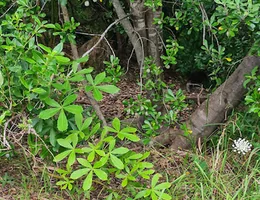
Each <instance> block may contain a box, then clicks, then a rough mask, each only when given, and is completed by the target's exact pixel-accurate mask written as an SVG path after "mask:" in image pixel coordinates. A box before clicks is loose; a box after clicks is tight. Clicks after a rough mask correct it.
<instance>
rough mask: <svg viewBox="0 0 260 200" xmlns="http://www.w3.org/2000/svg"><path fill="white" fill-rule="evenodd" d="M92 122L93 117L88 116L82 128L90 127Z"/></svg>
mask: <svg viewBox="0 0 260 200" xmlns="http://www.w3.org/2000/svg"><path fill="white" fill-rule="evenodd" d="M91 123H92V117H88V118H87V119H86V120H85V121H84V123H83V125H82V127H81V130H85V129H86V128H88V127H89V125H90V124H91Z"/></svg>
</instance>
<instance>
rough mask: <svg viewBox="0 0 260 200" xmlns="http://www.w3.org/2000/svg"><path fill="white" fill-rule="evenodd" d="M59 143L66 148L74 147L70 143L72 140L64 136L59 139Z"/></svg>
mask: <svg viewBox="0 0 260 200" xmlns="http://www.w3.org/2000/svg"><path fill="white" fill-rule="evenodd" d="M57 142H58V144H59V145H60V146H62V147H65V148H68V149H73V147H72V145H71V144H70V142H71V141H70V140H68V139H63V138H60V139H58V140H57Z"/></svg>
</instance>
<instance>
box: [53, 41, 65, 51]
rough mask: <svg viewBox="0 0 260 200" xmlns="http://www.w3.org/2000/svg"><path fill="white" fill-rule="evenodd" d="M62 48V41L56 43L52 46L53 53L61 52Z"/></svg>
mask: <svg viewBox="0 0 260 200" xmlns="http://www.w3.org/2000/svg"><path fill="white" fill-rule="evenodd" d="M62 49H63V43H62V42H61V43H59V44H57V46H56V47H54V49H53V50H52V51H53V52H55V53H61V51H62Z"/></svg>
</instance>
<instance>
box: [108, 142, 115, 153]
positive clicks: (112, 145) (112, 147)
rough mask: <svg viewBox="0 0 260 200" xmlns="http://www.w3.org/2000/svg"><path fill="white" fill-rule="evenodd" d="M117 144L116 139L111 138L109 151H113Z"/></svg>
mask: <svg viewBox="0 0 260 200" xmlns="http://www.w3.org/2000/svg"><path fill="white" fill-rule="evenodd" d="M115 145H116V140H111V141H110V142H109V148H108V151H109V152H111V151H113V149H114V147H115Z"/></svg>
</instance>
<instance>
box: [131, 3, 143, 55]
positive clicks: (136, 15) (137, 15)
mask: <svg viewBox="0 0 260 200" xmlns="http://www.w3.org/2000/svg"><path fill="white" fill-rule="evenodd" d="M130 8H131V18H132V20H133V26H134V29H135V31H136V32H137V33H138V37H139V41H140V42H141V45H142V47H143V51H144V56H147V39H146V38H147V33H146V23H145V7H144V0H136V1H133V2H132V1H130Z"/></svg>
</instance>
